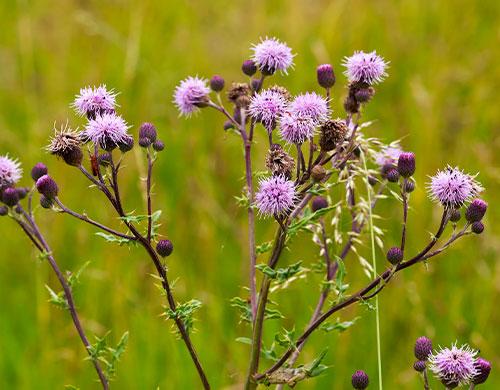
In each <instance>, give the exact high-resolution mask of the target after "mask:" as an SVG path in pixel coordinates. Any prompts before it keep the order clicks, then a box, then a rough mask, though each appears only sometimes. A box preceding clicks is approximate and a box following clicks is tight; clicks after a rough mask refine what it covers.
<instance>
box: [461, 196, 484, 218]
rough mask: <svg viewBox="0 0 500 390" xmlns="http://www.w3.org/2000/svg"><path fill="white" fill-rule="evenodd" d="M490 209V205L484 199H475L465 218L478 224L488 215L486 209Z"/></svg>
mask: <svg viewBox="0 0 500 390" xmlns="http://www.w3.org/2000/svg"><path fill="white" fill-rule="evenodd" d="M487 208H488V203H486V202H485V201H484V200H482V199H474V200H473V201H472V202H471V204H470V205H469V207H467V211H466V212H465V218H466V219H467V221H468V222H478V221H480V220H482V219H483V217H484V214H486V209H487Z"/></svg>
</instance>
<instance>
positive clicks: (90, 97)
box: [72, 85, 116, 119]
mask: <svg viewBox="0 0 500 390" xmlns="http://www.w3.org/2000/svg"><path fill="white" fill-rule="evenodd" d="M115 105H116V93H115V92H114V91H113V90H112V89H111V90H109V91H108V90H107V89H106V86H105V85H100V86H98V87H85V88H82V89H80V94H79V95H76V98H75V101H74V102H73V104H72V107H73V108H74V109H75V111H76V112H77V113H78V114H79V115H82V116H84V115H87V117H88V118H89V119H92V118H95V116H96V115H99V114H104V113H112V112H114V110H115Z"/></svg>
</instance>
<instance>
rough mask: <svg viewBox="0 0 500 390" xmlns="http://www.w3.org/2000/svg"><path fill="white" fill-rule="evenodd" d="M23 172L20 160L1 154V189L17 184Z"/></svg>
mask: <svg viewBox="0 0 500 390" xmlns="http://www.w3.org/2000/svg"><path fill="white" fill-rule="evenodd" d="M22 174H23V170H22V169H21V164H20V163H19V161H17V160H14V159H12V158H10V157H9V156H0V189H2V188H5V187H10V186H12V185H14V184H16V183H17V182H18V181H19V180H20V179H21V176H22Z"/></svg>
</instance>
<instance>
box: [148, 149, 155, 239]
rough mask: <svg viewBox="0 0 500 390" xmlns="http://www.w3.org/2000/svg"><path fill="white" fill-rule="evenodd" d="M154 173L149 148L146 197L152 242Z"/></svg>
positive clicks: (149, 234) (149, 237)
mask: <svg viewBox="0 0 500 390" xmlns="http://www.w3.org/2000/svg"><path fill="white" fill-rule="evenodd" d="M152 172H153V160H152V159H151V150H150V148H149V147H148V176H147V179H146V196H147V202H148V241H149V242H151V230H152V226H153V225H152V224H153V218H152V216H151V214H152V204H151V175H152Z"/></svg>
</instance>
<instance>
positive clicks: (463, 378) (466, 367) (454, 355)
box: [429, 344, 477, 386]
mask: <svg viewBox="0 0 500 390" xmlns="http://www.w3.org/2000/svg"><path fill="white" fill-rule="evenodd" d="M476 354H477V351H475V350H473V349H472V348H471V347H469V346H468V345H467V344H464V345H462V346H461V347H460V348H458V347H457V345H456V344H453V345H452V346H451V348H440V350H439V351H435V353H434V354H432V355H431V356H430V357H429V363H430V367H429V368H430V369H431V371H432V372H433V373H434V374H435V375H436V377H437V378H439V380H441V381H442V382H443V383H457V384H458V385H459V386H460V385H465V384H468V383H470V381H471V379H472V378H473V377H474V376H475V375H476V374H477V368H476V367H475V364H474V363H475V362H476V358H475V357H476Z"/></svg>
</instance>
